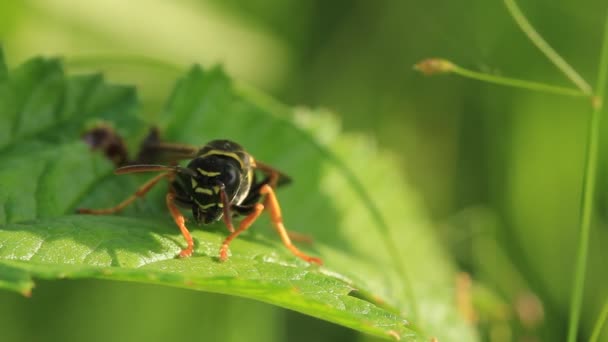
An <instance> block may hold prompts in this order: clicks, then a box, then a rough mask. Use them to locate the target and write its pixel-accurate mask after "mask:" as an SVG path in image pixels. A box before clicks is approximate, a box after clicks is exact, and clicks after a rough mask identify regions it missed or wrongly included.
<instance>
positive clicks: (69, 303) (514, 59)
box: [0, 0, 608, 341]
mask: <svg viewBox="0 0 608 342" xmlns="http://www.w3.org/2000/svg"><path fill="white" fill-rule="evenodd" d="M520 6H521V7H522V9H523V11H524V12H525V13H526V15H527V16H528V18H529V19H530V21H531V22H532V23H533V24H534V25H535V26H536V28H537V29H538V31H539V32H540V33H541V34H542V35H543V36H544V37H545V38H546V40H547V41H548V42H549V43H550V44H552V45H553V47H554V48H555V49H556V50H557V51H559V52H560V53H561V54H562V55H563V57H564V58H565V59H566V60H568V61H569V62H570V63H571V64H572V65H573V66H574V67H575V68H576V69H577V70H578V71H579V72H580V73H581V74H582V75H583V77H584V78H586V79H587V81H588V82H590V83H591V84H594V82H595V78H596V72H597V71H596V69H597V64H598V56H599V49H600V46H599V44H600V41H601V34H602V32H601V31H602V28H603V21H604V20H605V17H604V15H605V13H606V9H607V8H606V7H607V4H606V1H605V0H583V1H580V2H574V1H567V0H554V1H549V0H539V1H534V2H532V1H525V2H524V1H520ZM0 42H1V43H2V45H3V46H4V50H5V53H6V55H7V60H8V63H9V64H10V65H12V66H15V65H17V64H19V63H20V62H22V61H23V60H25V59H27V58H29V57H31V56H34V55H38V54H44V55H60V56H65V57H66V58H67V61H68V63H69V64H68V69H69V70H70V71H74V72H78V71H81V70H86V68H83V63H82V62H87V61H86V60H85V59H84V57H87V56H89V57H90V56H98V57H99V56H101V57H103V56H106V57H104V58H101V59H96V60H89V61H88V66H89V67H91V66H93V67H94V68H98V69H99V68H101V69H103V70H105V71H106V73H107V75H108V77H109V78H110V79H112V80H116V81H121V82H128V83H133V84H137V85H138V86H139V90H140V94H141V97H142V105H143V109H144V110H145V111H146V112H148V113H152V115H153V113H155V112H158V111H159V110H160V108H161V106H162V105H163V102H164V99H165V98H166V96H167V94H168V91H169V89H170V88H171V86H172V82H173V80H174V79H175V77H176V76H177V75H176V74H175V73H174V72H171V71H170V70H167V69H163V68H160V67H154V66H151V65H138V63H137V62H133V63H113V62H112V61H111V59H110V58H109V57H107V56H149V57H152V58H155V59H160V60H165V61H167V62H169V63H174V64H178V65H189V64H191V63H201V64H203V65H204V66H210V65H212V64H215V63H221V64H223V65H224V67H225V69H226V70H227V71H228V73H229V74H231V75H232V76H233V77H234V78H236V79H238V80H240V81H243V82H246V83H248V84H251V85H253V86H255V87H258V88H260V89H262V90H263V91H265V92H267V93H269V94H271V95H272V96H274V97H276V98H277V99H279V100H280V101H282V102H284V103H286V104H288V105H294V106H301V105H302V106H310V107H317V106H321V107H326V108H329V109H330V110H332V111H334V112H336V113H338V114H339V115H340V117H341V119H342V123H343V127H344V130H346V131H350V132H353V131H354V132H361V133H364V134H366V135H371V136H374V137H375V139H376V140H377V142H378V144H379V145H380V146H381V147H382V148H383V149H387V150H390V151H392V152H394V156H395V158H397V159H398V161H399V162H400V165H401V167H402V169H403V177H404V178H406V179H407V180H408V181H409V182H410V183H412V184H413V185H414V186H415V187H416V188H417V189H418V190H419V193H420V195H421V198H422V200H423V201H424V203H425V205H426V206H427V207H428V208H429V212H430V215H432V218H433V219H434V220H435V222H436V223H437V224H436V227H437V230H438V231H439V233H440V236H441V237H442V242H443V246H441V247H440V248H445V249H448V250H449V251H451V253H452V255H453V257H454V260H455V262H456V263H457V264H458V265H459V267H460V268H461V269H462V270H463V271H465V272H467V273H469V274H470V275H471V277H472V279H473V286H472V289H473V294H474V302H475V304H476V319H475V324H477V325H478V326H479V329H480V331H481V332H482V336H483V337H484V339H486V340H492V341H510V340H517V341H557V340H564V339H565V337H564V336H565V334H566V329H567V320H568V309H569V301H570V293H571V288H572V283H573V270H574V262H575V252H576V243H577V238H578V235H577V231H578V212H579V202H580V189H581V180H582V169H583V161H584V151H585V142H586V127H587V120H588V118H589V113H590V109H589V105H588V102H586V101H585V100H583V99H576V98H564V97H559V96H555V95H548V94H543V93H532V92H526V91H521V90H514V89H509V88H503V87H497V86H493V85H488V84H482V83H479V82H475V81H471V80H465V79H461V78H457V77H455V76H441V77H430V78H429V77H424V76H422V75H420V74H417V73H415V72H414V71H413V70H412V65H413V64H414V63H416V62H417V61H419V60H421V59H423V58H427V57H445V58H448V59H450V60H452V61H454V62H456V63H458V64H460V65H462V66H464V67H467V68H471V69H475V70H481V71H486V72H490V73H494V74H498V75H505V76H511V77H516V78H525V79H529V80H535V81H541V82H547V83H552V84H555V85H561V86H569V84H568V81H567V80H566V79H565V77H563V76H562V75H561V74H560V73H559V72H558V71H557V70H556V69H555V68H554V67H553V66H552V65H551V64H550V63H549V62H548V61H546V60H545V58H544V57H543V56H542V55H541V53H540V52H538V51H537V50H536V49H535V48H534V47H533V46H532V45H531V44H530V43H529V42H528V41H527V39H526V38H525V36H524V35H523V34H522V33H521V31H520V30H519V29H518V28H517V27H516V26H515V24H514V23H513V20H512V19H511V18H510V17H509V15H508V13H507V11H506V9H505V7H504V5H503V3H502V2H501V1H482V0H464V1H364V0H360V1H345V0H335V1H322V0H310V1H301V0H249V1H246V0H223V1H222V0H204V1H202V0H199V1H196V0H175V1H167V0H165V1H162V0H134V1H129V2H126V1H119V0H104V1H101V0H98V1H76V0H46V1H12V0H6V1H2V2H0ZM84 64H87V63H84ZM607 125H608V120H604V124H603V128H602V132H603V133H606V132H607V130H606V128H608V126H607ZM607 138H608V134H604V138H603V140H602V145H603V146H605V147H606V145H607V144H608V141H607ZM605 151H606V149H605V148H604V149H603V150H602V152H601V154H602V157H601V158H602V161H601V168H600V170H599V183H600V184H599V191H598V199H599V201H598V205H597V208H596V217H595V224H594V226H593V229H592V231H591V241H590V242H591V244H590V258H589V262H588V269H587V280H586V288H585V295H584V298H585V301H584V305H583V316H582V321H581V324H582V325H581V332H580V339H581V340H587V339H588V337H589V335H590V333H591V329H592V326H593V324H594V323H595V320H596V318H597V316H598V314H599V310H600V309H601V305H602V304H603V302H604V301H605V300H606V299H607V298H608V272H607V271H606V264H605V262H606V261H607V260H608V252H606V251H605V250H602V246H604V248H605V246H607V245H608V224H607V222H606V221H607V220H608V215H607V213H608V156H607V155H606V153H605ZM388 181H390V180H388ZM386 200H390V199H386ZM465 283H466V282H465ZM465 287H466V286H465ZM85 339H87V340H90V341H108V340H114V341H133V340H136V339H137V340H173V339H188V340H201V341H214V340H226V341H244V340H246V341H283V340H289V341H310V340H315V341H340V340H349V341H350V340H368V339H369V338H368V337H362V336H359V335H357V334H356V333H354V332H352V331H350V330H347V329H345V328H341V327H338V326H334V325H332V324H329V323H325V322H322V321H319V320H315V319H312V318H308V317H305V316H303V315H300V314H296V313H293V312H288V311H285V310H282V309H278V308H274V307H271V306H269V305H265V304H262V303H256V302H252V301H249V300H243V299H238V298H231V297H227V296H221V295H213V294H205V293H199V292H188V291H186V290H178V289H168V288H160V287H154V286H144V285H136V284H128V283H113V282H104V281H61V282H44V281H40V282H38V284H37V288H36V289H35V290H34V295H33V297H32V298H30V299H25V298H21V297H18V296H17V295H15V294H13V293H7V292H0V340H1V341H55V340H57V341H67V340H85ZM600 339H601V340H602V341H608V332H605V333H604V334H603V335H602V336H601V338H600Z"/></svg>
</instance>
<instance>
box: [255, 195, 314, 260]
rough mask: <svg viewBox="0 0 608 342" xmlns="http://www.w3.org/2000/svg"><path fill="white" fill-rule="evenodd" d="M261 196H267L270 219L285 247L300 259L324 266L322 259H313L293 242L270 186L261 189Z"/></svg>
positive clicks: (266, 202)
mask: <svg viewBox="0 0 608 342" xmlns="http://www.w3.org/2000/svg"><path fill="white" fill-rule="evenodd" d="M260 194H262V195H265V196H266V199H265V204H266V207H267V208H268V210H269V211H270V217H271V220H272V224H273V225H274V228H275V229H276V230H277V233H278V234H279V236H280V237H281V241H283V244H284V245H285V247H287V248H288V249H289V250H290V251H291V253H293V254H294V255H295V256H297V257H298V258H300V259H302V260H304V261H307V262H309V263H314V264H317V265H322V264H323V260H321V259H320V258H316V257H312V256H310V255H308V254H306V253H304V252H302V251H300V250H299V249H298V248H297V247H296V246H295V245H294V244H293V243H292V242H291V239H290V237H289V233H288V232H287V229H285V226H284V225H283V218H282V217H281V207H280V206H279V201H278V200H277V197H276V195H275V194H274V190H273V189H272V187H271V186H270V185H268V184H265V185H263V186H262V187H261V188H260Z"/></svg>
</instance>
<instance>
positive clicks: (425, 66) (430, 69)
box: [414, 58, 454, 75]
mask: <svg viewBox="0 0 608 342" xmlns="http://www.w3.org/2000/svg"><path fill="white" fill-rule="evenodd" d="M414 69H415V70H418V71H420V72H422V73H423V74H425V75H435V74H444V73H448V72H452V70H454V64H452V62H450V61H448V60H446V59H441V58H429V59H425V60H423V61H421V62H418V63H417V64H416V65H414Z"/></svg>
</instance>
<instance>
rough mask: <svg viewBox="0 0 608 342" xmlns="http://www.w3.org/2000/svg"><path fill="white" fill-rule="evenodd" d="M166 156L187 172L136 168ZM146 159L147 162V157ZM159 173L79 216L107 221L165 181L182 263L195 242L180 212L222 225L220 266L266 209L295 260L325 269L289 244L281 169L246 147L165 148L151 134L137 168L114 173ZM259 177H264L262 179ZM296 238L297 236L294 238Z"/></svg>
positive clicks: (170, 145) (216, 143) (149, 165)
mask: <svg viewBox="0 0 608 342" xmlns="http://www.w3.org/2000/svg"><path fill="white" fill-rule="evenodd" d="M151 154H153V155H159V154H163V155H168V156H170V158H169V159H170V160H172V162H173V163H174V164H176V163H177V161H179V160H185V159H189V160H190V161H189V162H188V164H187V166H186V167H182V166H179V165H159V164H152V163H137V161H138V160H139V161H142V160H144V161H145V160H149V159H150V158H149V156H150V155H151ZM146 156H148V157H146ZM140 172H159V174H158V175H156V176H154V177H153V178H151V179H150V180H148V181H147V182H146V183H144V184H143V185H141V186H140V187H139V188H138V189H137V190H136V191H135V193H134V194H132V195H131V196H129V197H128V198H126V199H125V200H123V201H122V202H120V203H119V204H118V205H116V206H114V207H111V208H106V209H87V208H81V209H78V212H79V213H83V214H95V215H106V214H113V213H116V212H119V211H121V210H122V209H124V208H125V207H127V206H128V205H129V204H131V203H133V202H134V201H135V200H136V199H137V198H140V197H143V196H145V195H146V193H148V191H150V189H152V188H153V187H154V186H155V185H156V184H158V183H159V182H160V181H161V180H163V179H166V180H168V181H169V189H168V192H167V195H166V197H165V201H166V204H167V208H168V209H169V212H170V213H171V216H172V217H173V220H174V221H175V224H176V225H177V227H178V228H179V229H180V231H181V233H182V235H183V236H184V239H185V240H186V244H187V245H186V248H184V249H183V250H182V251H181V252H180V253H179V257H182V258H186V257H189V256H191V255H192V252H193V250H194V241H193V239H192V236H191V235H190V231H189V230H188V228H187V227H186V224H185V222H186V220H185V217H184V215H183V214H182V213H181V212H180V210H179V208H178V207H182V208H188V209H190V210H191V211H192V216H193V218H194V220H195V221H196V222H197V223H198V224H208V223H212V222H215V221H219V220H220V219H223V221H224V223H225V225H226V227H227V228H228V231H229V232H230V234H229V235H228V236H227V237H226V238H225V239H224V241H223V243H222V245H221V247H220V250H219V260H220V261H226V260H227V259H228V251H229V245H230V242H231V241H232V240H234V239H235V238H236V237H237V236H238V235H239V234H241V233H242V232H244V231H246V230H247V229H249V227H251V225H252V224H253V223H254V222H255V221H256V219H257V218H258V217H259V216H260V215H261V214H262V212H263V211H264V209H266V210H267V211H268V212H269V213H270V217H271V221H272V224H273V226H274V228H275V229H276V231H277V233H278V234H279V236H280V238H281V240H282V242H283V244H284V245H285V246H286V247H287V248H288V249H289V250H290V251H291V252H292V253H293V254H294V255H295V256H297V257H299V258H301V259H303V260H305V261H307V262H309V263H314V264H319V265H321V264H322V263H323V262H322V260H321V259H320V258H316V257H312V256H309V255H307V254H305V253H304V252H302V251H300V250H299V249H298V248H297V247H296V246H295V245H294V244H293V243H292V241H291V238H290V235H291V234H292V233H289V232H288V231H287V229H286V228H285V226H284V224H283V219H282V217H281V208H280V206H279V202H278V200H277V197H276V195H275V189H276V188H277V187H278V186H281V185H285V184H288V183H289V182H291V179H290V178H289V177H288V176H286V175H285V174H284V173H282V172H280V171H278V170H277V169H275V168H273V167H271V166H269V165H267V164H264V163H262V162H260V161H258V160H256V159H255V158H253V156H252V155H251V154H249V153H247V152H246V151H245V150H244V149H243V147H241V146H240V145H239V144H237V143H235V142H233V141H230V140H213V141H211V142H209V143H207V144H206V145H204V146H203V147H202V148H198V147H195V146H189V145H182V144H173V143H167V142H161V141H160V139H158V131H155V130H153V131H152V132H151V133H150V135H149V136H148V138H146V140H145V141H144V143H143V144H142V150H141V151H140V154H139V157H138V158H137V159H136V163H135V164H131V165H126V166H122V167H119V168H117V169H115V171H114V173H115V174H117V175H123V174H130V173H140ZM258 173H261V174H262V175H263V178H260V177H259V175H258ZM238 216H244V218H243V219H242V220H241V221H240V223H239V225H238V228H237V229H235V228H234V226H233V222H232V219H233V217H238ZM291 236H292V237H294V238H295V237H297V235H295V234H294V235H291Z"/></svg>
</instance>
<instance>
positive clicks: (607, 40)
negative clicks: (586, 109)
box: [568, 13, 608, 342]
mask: <svg viewBox="0 0 608 342" xmlns="http://www.w3.org/2000/svg"><path fill="white" fill-rule="evenodd" d="M607 73H608V13H607V16H606V23H605V27H604V41H603V43H602V52H601V55H600V65H599V68H598V80H597V86H596V99H597V100H596V101H594V105H593V110H592V112H591V118H590V120H589V134H588V140H587V152H586V162H585V169H584V176H583V193H582V199H581V221H580V237H579V244H578V253H577V259H576V269H575V276H574V288H573V290H572V298H571V301H570V322H569V324H568V341H569V342H575V341H576V336H577V333H578V323H579V319H580V315H581V305H582V301H583V290H584V287H585V273H586V268H587V254H588V249H589V233H590V230H591V221H592V218H593V206H594V199H595V197H594V194H595V176H596V169H597V159H598V152H599V140H600V119H601V113H602V97H603V96H604V93H605V89H606V75H607Z"/></svg>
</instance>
